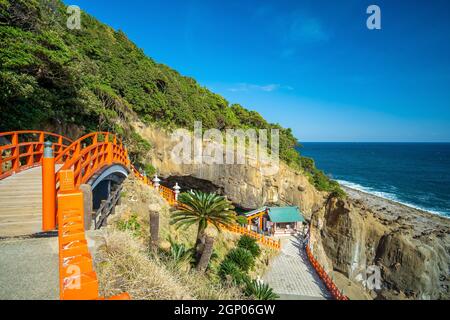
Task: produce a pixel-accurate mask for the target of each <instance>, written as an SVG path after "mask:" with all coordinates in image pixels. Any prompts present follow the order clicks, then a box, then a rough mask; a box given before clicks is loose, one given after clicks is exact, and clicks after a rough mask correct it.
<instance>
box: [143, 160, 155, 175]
mask: <svg viewBox="0 0 450 320" xmlns="http://www.w3.org/2000/svg"><path fill="white" fill-rule="evenodd" d="M144 172H145V174H146V175H147V177H151V176H153V175H154V174H155V173H156V169H155V167H154V166H153V165H152V164H151V163H147V164H146V165H145V166H144Z"/></svg>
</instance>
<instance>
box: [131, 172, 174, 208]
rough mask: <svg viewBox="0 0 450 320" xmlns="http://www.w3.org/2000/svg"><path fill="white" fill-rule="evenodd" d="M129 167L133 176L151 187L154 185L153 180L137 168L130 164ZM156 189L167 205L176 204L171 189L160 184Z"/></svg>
mask: <svg viewBox="0 0 450 320" xmlns="http://www.w3.org/2000/svg"><path fill="white" fill-rule="evenodd" d="M130 167H131V171H132V172H133V173H134V176H135V177H136V178H137V179H139V180H141V181H142V182H144V183H145V184H147V185H149V186H151V187H154V185H153V181H152V180H151V179H149V178H148V177H147V176H145V175H143V174H142V173H140V172H139V170H137V169H136V167H135V166H133V165H130ZM158 191H159V194H160V195H161V196H162V197H163V198H164V199H165V200H166V201H167V202H168V203H169V205H171V206H172V207H175V206H177V204H178V202H177V200H176V197H175V192H174V191H173V190H172V189H170V188H167V187H165V186H162V185H159V186H158Z"/></svg>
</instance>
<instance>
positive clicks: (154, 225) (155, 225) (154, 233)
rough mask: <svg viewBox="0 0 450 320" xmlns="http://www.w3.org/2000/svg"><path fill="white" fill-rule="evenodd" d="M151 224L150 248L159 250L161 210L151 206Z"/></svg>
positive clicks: (154, 250) (155, 250)
mask: <svg viewBox="0 0 450 320" xmlns="http://www.w3.org/2000/svg"><path fill="white" fill-rule="evenodd" d="M149 211H150V212H149V218H150V219H149V220H150V221H149V222H150V223H149V224H150V249H151V250H152V251H153V252H157V251H158V246H159V212H158V211H156V210H154V209H153V208H152V206H150V207H149Z"/></svg>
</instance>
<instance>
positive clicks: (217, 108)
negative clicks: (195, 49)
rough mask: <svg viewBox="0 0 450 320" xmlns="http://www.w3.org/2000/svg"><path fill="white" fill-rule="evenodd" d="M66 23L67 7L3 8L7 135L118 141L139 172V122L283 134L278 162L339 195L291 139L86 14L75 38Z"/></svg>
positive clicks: (49, 0)
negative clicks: (115, 137) (38, 132)
mask: <svg viewBox="0 0 450 320" xmlns="http://www.w3.org/2000/svg"><path fill="white" fill-rule="evenodd" d="M66 20H67V13H66V6H65V5H64V4H63V2H62V1H60V0H15V1H10V0H0V39H1V46H0V106H1V108H2V117H1V118H0V131H11V130H25V129H42V128H52V127H53V128H58V130H59V131H63V132H61V133H63V134H66V135H68V134H69V133H71V132H74V130H71V128H73V127H77V128H78V129H81V131H84V133H88V132H91V131H94V130H105V131H106V130H108V131H113V132H116V133H118V134H120V135H122V136H123V137H124V141H125V142H126V144H127V147H128V151H129V154H130V157H131V160H132V161H133V162H134V163H135V164H137V165H139V166H141V167H142V166H143V164H145V163H146V161H145V160H146V158H147V153H148V151H150V150H151V146H150V145H149V144H148V142H147V141H146V140H144V139H143V138H142V137H141V136H140V135H139V134H138V133H136V132H135V131H134V129H133V127H132V125H131V122H132V121H131V120H132V117H134V115H137V116H138V117H139V118H140V119H141V120H142V121H144V122H146V123H152V124H157V125H158V126H162V127H165V128H169V129H173V128H176V127H185V128H188V129H192V128H193V125H194V122H195V121H202V122H203V127H204V128H208V129H209V128H218V129H220V130H225V129H228V128H242V129H249V128H254V129H267V130H270V129H279V130H280V158H281V159H282V160H284V161H285V162H286V163H287V164H288V165H290V166H291V167H292V168H294V169H296V170H302V168H303V169H304V170H306V171H309V172H310V175H311V176H312V177H313V182H314V183H315V185H316V187H317V188H320V190H324V191H339V190H338V189H337V187H336V186H335V185H334V184H332V183H330V182H327V180H328V178H327V177H326V176H324V175H323V176H322V175H320V173H319V172H316V171H315V170H312V169H311V168H309V166H308V167H307V168H305V167H303V166H302V164H303V161H302V159H301V157H300V155H299V153H298V152H297V151H296V150H295V147H297V146H298V142H297V140H296V138H295V137H294V135H293V134H292V131H291V129H286V128H283V127H281V126H280V125H278V124H272V123H269V122H267V121H266V120H265V119H264V118H263V117H262V116H261V115H260V114H259V113H257V112H255V111H250V110H247V109H245V108H244V107H242V106H240V105H238V104H233V105H230V104H229V103H228V101H226V100H225V99H224V98H223V97H221V96H220V95H218V94H215V93H213V92H211V91H209V90H208V89H206V88H205V87H202V86H200V85H199V84H198V83H197V82H196V81H195V80H194V79H192V78H189V77H184V76H182V75H180V74H179V73H178V72H176V71H175V70H173V69H170V68H169V67H167V66H165V65H163V64H158V63H156V62H155V61H153V60H152V59H151V58H149V57H147V56H145V54H144V52H143V51H142V50H141V49H139V48H137V47H136V45H135V44H133V43H132V42H131V41H130V40H129V39H128V38H127V37H126V35H125V34H124V33H123V32H122V31H115V30H113V29H112V28H110V27H108V26H106V25H104V24H102V23H100V22H99V21H97V20H96V19H94V18H93V17H91V16H89V15H88V14H86V13H84V12H83V13H82V19H81V21H82V28H81V30H68V29H67V27H66ZM61 124H63V126H61ZM78 133H79V132H77V135H78ZM69 137H70V138H78V136H70V135H69ZM269 144H270V139H269Z"/></svg>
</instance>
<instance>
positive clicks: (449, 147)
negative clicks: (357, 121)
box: [299, 142, 450, 217]
mask: <svg viewBox="0 0 450 320" xmlns="http://www.w3.org/2000/svg"><path fill="white" fill-rule="evenodd" d="M302 145H303V147H301V148H299V152H300V153H301V154H302V155H303V156H307V157H311V158H313V159H314V160H315V162H316V166H317V167H318V168H319V169H321V170H323V171H324V172H325V173H326V174H327V175H328V176H330V177H331V178H333V179H335V180H337V181H339V182H340V183H341V184H342V185H345V186H348V187H351V188H354V189H358V190H361V191H364V192H368V193H372V194H375V195H377V196H380V197H384V198H387V199H390V200H394V201H397V202H400V203H403V204H406V205H409V206H411V207H414V208H418V209H422V210H426V211H429V212H432V213H435V214H440V215H444V216H447V217H450V143H315V142H310V143H302Z"/></svg>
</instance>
